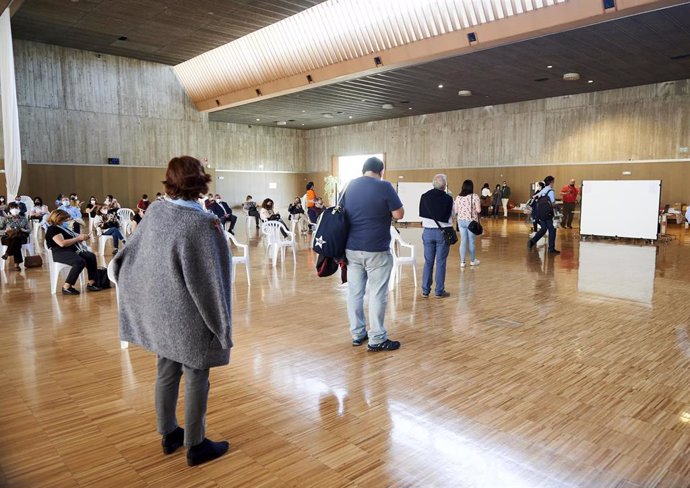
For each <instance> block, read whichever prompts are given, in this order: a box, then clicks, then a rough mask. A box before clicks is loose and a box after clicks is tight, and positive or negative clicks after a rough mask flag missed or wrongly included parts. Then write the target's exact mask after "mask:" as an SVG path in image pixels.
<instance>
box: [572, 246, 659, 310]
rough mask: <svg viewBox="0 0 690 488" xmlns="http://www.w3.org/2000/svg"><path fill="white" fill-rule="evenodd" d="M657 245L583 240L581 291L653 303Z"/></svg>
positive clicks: (578, 284) (581, 247)
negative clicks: (633, 244) (632, 244)
mask: <svg viewBox="0 0 690 488" xmlns="http://www.w3.org/2000/svg"><path fill="white" fill-rule="evenodd" d="M656 251H657V249H656V246H630V245H627V244H609V243H606V242H581V243H580V266H579V270H578V277H577V290H578V292H581V293H589V294H592V295H596V296H603V297H608V298H616V299H620V300H628V301H631V302H636V303H639V304H642V305H645V306H651V304H652V297H653V295H654V273H655V271H656Z"/></svg>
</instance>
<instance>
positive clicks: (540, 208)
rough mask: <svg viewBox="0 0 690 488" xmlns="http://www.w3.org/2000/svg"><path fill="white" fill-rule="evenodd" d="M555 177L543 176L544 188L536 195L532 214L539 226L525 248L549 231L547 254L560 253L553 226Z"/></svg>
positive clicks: (533, 244)
mask: <svg viewBox="0 0 690 488" xmlns="http://www.w3.org/2000/svg"><path fill="white" fill-rule="evenodd" d="M554 182H555V178H554V177H553V176H547V177H546V178H544V189H543V190H542V191H540V192H539V194H538V195H537V203H536V206H535V207H536V208H535V212H536V215H535V216H534V218H535V220H536V221H537V223H538V224H539V226H540V229H539V231H538V232H537V233H536V234H535V235H534V237H532V238H531V239H529V240H528V241H527V248H528V249H529V250H532V248H533V247H534V246H535V244H536V243H537V242H538V241H539V239H541V238H542V237H544V234H546V231H547V230H548V231H549V254H560V253H561V251H559V250H558V249H556V228H555V227H554V226H553V214H554V212H553V207H554V204H555V203H556V197H555V196H554V191H553V184H554Z"/></svg>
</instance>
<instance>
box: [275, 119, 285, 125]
mask: <svg viewBox="0 0 690 488" xmlns="http://www.w3.org/2000/svg"><path fill="white" fill-rule="evenodd" d="M276 125H287V122H286V121H284V120H279V121H278V122H276Z"/></svg>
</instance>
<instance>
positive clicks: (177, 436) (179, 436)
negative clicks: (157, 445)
mask: <svg viewBox="0 0 690 488" xmlns="http://www.w3.org/2000/svg"><path fill="white" fill-rule="evenodd" d="M161 445H162V446H163V454H172V453H173V452H175V451H177V450H178V449H179V448H180V447H182V446H183V445H184V429H183V428H182V427H178V428H176V429H175V430H173V431H172V432H171V433H169V434H165V435H164V436H163V439H162V440H161Z"/></svg>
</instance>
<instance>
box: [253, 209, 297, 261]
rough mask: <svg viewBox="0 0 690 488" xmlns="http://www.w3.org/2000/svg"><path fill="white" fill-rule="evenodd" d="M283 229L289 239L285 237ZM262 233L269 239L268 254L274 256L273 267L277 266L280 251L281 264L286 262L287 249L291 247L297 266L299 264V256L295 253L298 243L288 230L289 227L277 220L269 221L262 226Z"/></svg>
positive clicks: (292, 233)
mask: <svg viewBox="0 0 690 488" xmlns="http://www.w3.org/2000/svg"><path fill="white" fill-rule="evenodd" d="M281 229H282V231H283V232H285V233H286V234H287V238H284V237H283V234H282V233H281ZM261 232H262V233H263V234H264V235H265V236H266V237H267V239H268V244H267V248H266V252H267V253H271V254H272V255H273V266H275V265H276V262H277V261H278V251H280V260H281V263H282V262H285V248H286V247H290V248H291V249H292V259H293V261H294V262H295V264H297V254H296V252H295V250H296V247H297V242H296V241H295V233H294V232H292V231H289V230H287V227H285V226H284V225H283V224H282V223H280V222H278V221H277V220H269V221H268V222H264V223H263V224H261Z"/></svg>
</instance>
